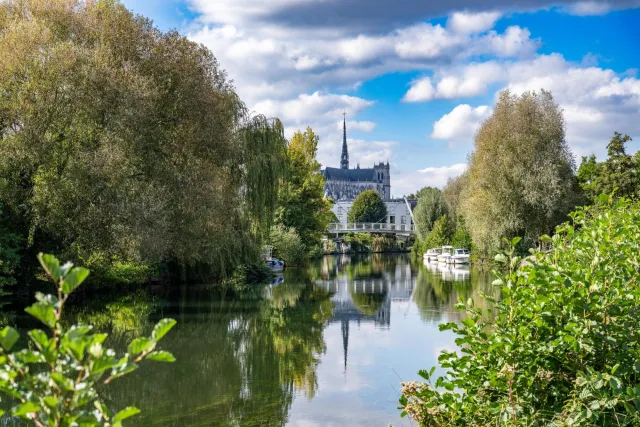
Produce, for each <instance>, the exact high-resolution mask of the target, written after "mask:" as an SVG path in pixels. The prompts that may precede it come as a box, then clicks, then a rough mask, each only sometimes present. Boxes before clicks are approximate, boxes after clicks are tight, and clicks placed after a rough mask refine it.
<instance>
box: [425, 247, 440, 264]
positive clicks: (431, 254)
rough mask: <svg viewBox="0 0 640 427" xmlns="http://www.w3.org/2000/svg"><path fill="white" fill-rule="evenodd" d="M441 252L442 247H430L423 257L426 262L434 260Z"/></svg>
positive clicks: (436, 259)
mask: <svg viewBox="0 0 640 427" xmlns="http://www.w3.org/2000/svg"><path fill="white" fill-rule="evenodd" d="M441 253H442V249H440V248H431V249H429V250H428V251H427V252H426V253H425V254H424V255H423V258H424V260H425V261H428V262H436V261H438V255H440V254H441Z"/></svg>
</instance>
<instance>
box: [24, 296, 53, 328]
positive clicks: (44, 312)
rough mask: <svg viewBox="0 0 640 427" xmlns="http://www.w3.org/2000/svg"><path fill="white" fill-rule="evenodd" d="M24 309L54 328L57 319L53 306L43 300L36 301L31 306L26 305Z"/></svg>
mask: <svg viewBox="0 0 640 427" xmlns="http://www.w3.org/2000/svg"><path fill="white" fill-rule="evenodd" d="M24 311H26V312H27V313H29V314H30V315H32V316H33V317H35V318H36V319H38V320H40V321H41V322H42V323H44V324H45V325H47V326H48V327H50V328H51V329H53V328H55V326H56V322H57V320H56V313H55V310H54V308H53V306H51V305H49V304H46V303H43V302H37V303H35V304H33V305H32V306H31V307H27V308H26V309H25V310H24Z"/></svg>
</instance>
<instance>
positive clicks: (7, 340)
mask: <svg viewBox="0 0 640 427" xmlns="http://www.w3.org/2000/svg"><path fill="white" fill-rule="evenodd" d="M19 339H20V333H18V331H17V330H15V329H13V328H12V327H10V326H7V327H6V328H4V329H3V330H2V331H0V345H1V346H2V348H4V349H5V350H7V351H9V350H11V349H12V348H13V346H14V345H15V344H16V342H18V340H19Z"/></svg>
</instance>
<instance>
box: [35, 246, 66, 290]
mask: <svg viewBox="0 0 640 427" xmlns="http://www.w3.org/2000/svg"><path fill="white" fill-rule="evenodd" d="M38 261H40V265H42V268H44V271H46V272H47V274H48V275H49V277H51V279H53V281H54V282H56V283H58V281H59V280H60V274H61V271H60V261H58V258H56V257H54V256H53V255H49V254H43V253H39V254H38Z"/></svg>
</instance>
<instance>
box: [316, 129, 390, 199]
mask: <svg viewBox="0 0 640 427" xmlns="http://www.w3.org/2000/svg"><path fill="white" fill-rule="evenodd" d="M389 169H390V168H389V162H387V163H386V164H385V163H382V162H381V163H379V164H377V165H375V166H374V167H373V168H370V169H361V168H360V165H357V166H356V168H355V169H349V150H348V147H347V121H346V117H345V119H344V122H343V136H342V156H341V158H340V167H339V168H330V167H327V168H325V169H324V170H322V175H323V176H324V177H325V179H326V183H325V185H324V194H325V197H327V198H330V199H333V200H335V201H343V200H355V198H356V197H358V195H359V194H360V193H362V192H363V191H365V190H375V191H377V192H378V194H380V197H381V198H382V200H384V201H388V200H391V176H390V170H389Z"/></svg>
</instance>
